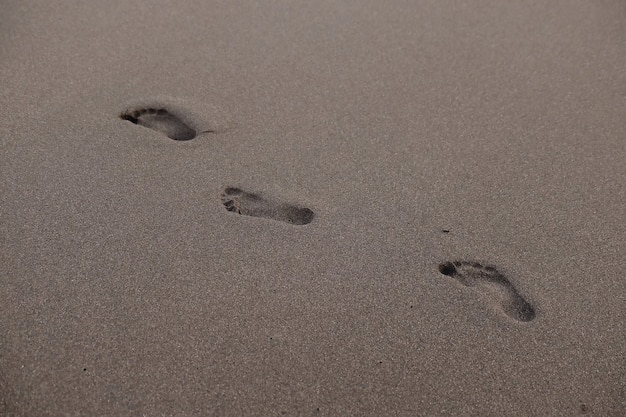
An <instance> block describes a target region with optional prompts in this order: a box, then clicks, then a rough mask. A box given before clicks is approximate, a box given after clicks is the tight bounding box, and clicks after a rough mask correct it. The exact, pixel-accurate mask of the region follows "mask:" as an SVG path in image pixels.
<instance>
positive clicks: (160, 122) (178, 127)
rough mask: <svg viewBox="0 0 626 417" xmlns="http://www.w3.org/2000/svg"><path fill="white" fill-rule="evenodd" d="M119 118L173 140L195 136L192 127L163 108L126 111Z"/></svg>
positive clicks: (188, 138)
mask: <svg viewBox="0 0 626 417" xmlns="http://www.w3.org/2000/svg"><path fill="white" fill-rule="evenodd" d="M120 118H121V119H123V120H128V121H129V122H131V123H134V124H136V125H139V126H143V127H147V128H148V129H152V130H156V131H157V132H161V133H163V134H164V135H165V136H167V137H168V138H170V139H174V140H190V139H193V138H195V137H196V136H197V133H196V131H195V130H194V129H192V128H191V127H190V126H189V125H187V124H186V123H185V122H183V121H182V120H181V119H180V118H179V117H178V116H176V115H174V114H172V113H170V112H169V111H167V110H166V109H163V108H160V109H154V108H147V109H138V110H133V111H128V112H124V113H122V114H121V115H120ZM207 132H210V131H207ZM202 133H204V132H202Z"/></svg>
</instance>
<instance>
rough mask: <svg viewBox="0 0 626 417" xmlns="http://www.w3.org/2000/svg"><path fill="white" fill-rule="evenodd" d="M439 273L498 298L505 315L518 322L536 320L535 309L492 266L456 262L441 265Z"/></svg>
mask: <svg viewBox="0 0 626 417" xmlns="http://www.w3.org/2000/svg"><path fill="white" fill-rule="evenodd" d="M439 272H441V273H442V274H443V275H447V276H449V277H452V278H456V280H457V281H459V282H460V283H461V284H463V285H465V286H467V287H474V288H476V289H477V290H479V291H481V292H485V293H488V294H489V295H490V296H496V297H498V298H499V299H500V300H499V302H500V306H501V308H502V310H504V313H505V314H506V315H507V316H509V317H510V318H512V319H514V320H517V321H524V322H528V321H531V320H533V319H534V318H535V309H534V308H533V306H531V305H530V303H529V302H528V301H526V300H525V299H524V298H523V297H522V296H521V295H520V294H519V292H518V291H517V289H516V288H515V286H513V284H511V281H509V280H508V279H507V278H506V277H505V276H504V275H502V274H501V273H500V272H499V271H498V270H497V269H496V268H494V267H492V266H483V265H481V264H479V263H477V262H466V261H454V262H444V263H442V264H441V265H439Z"/></svg>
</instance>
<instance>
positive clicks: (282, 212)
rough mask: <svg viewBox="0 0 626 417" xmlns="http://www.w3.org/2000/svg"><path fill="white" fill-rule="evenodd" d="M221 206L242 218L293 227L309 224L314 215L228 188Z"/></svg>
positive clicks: (299, 208) (306, 210) (293, 206)
mask: <svg viewBox="0 0 626 417" xmlns="http://www.w3.org/2000/svg"><path fill="white" fill-rule="evenodd" d="M222 204H223V205H224V207H225V208H226V210H228V211H231V212H233V213H237V214H242V215H244V216H252V217H263V218H265V219H271V220H278V221H281V222H286V223H291V224H295V225H304V224H309V223H311V221H313V217H314V213H313V211H312V210H310V209H308V208H304V207H298V206H295V205H292V204H288V203H285V202H282V201H277V200H270V199H266V198H264V197H262V196H260V195H258V194H252V193H248V192H246V191H243V190H240V189H239V188H234V187H228V188H226V189H225V190H224V192H223V193H222Z"/></svg>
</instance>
